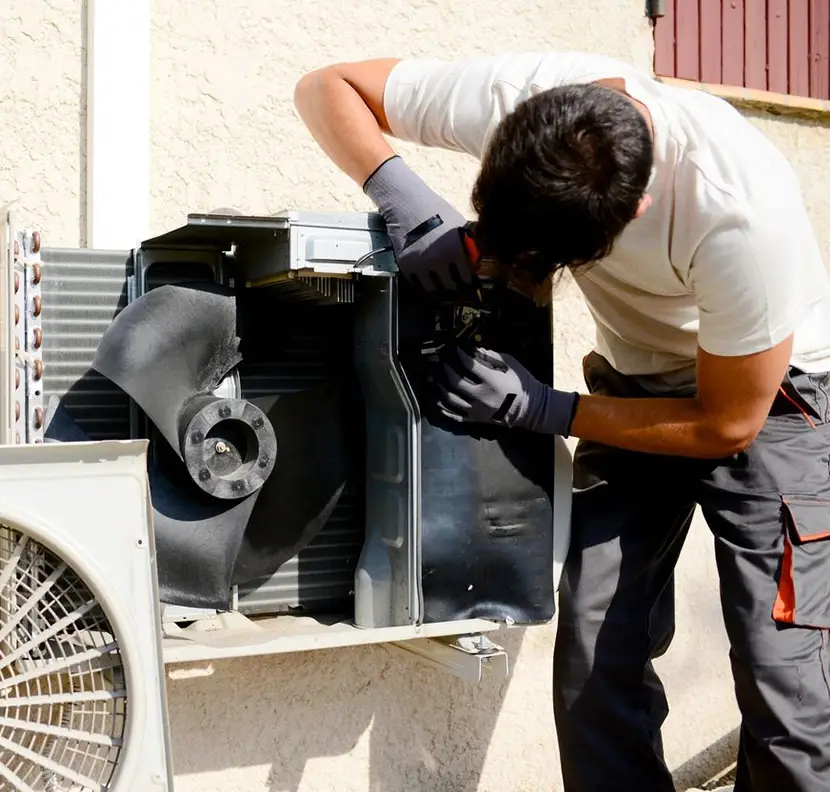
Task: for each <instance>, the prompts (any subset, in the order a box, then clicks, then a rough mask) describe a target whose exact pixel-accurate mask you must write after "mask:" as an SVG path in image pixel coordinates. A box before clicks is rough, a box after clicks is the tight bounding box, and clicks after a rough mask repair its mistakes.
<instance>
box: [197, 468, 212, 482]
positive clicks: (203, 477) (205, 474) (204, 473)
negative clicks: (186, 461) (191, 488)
mask: <svg viewBox="0 0 830 792" xmlns="http://www.w3.org/2000/svg"><path fill="white" fill-rule="evenodd" d="M209 478H210V471H209V470H208V469H207V468H202V469H201V470H200V471H199V481H207V480H208V479H209Z"/></svg>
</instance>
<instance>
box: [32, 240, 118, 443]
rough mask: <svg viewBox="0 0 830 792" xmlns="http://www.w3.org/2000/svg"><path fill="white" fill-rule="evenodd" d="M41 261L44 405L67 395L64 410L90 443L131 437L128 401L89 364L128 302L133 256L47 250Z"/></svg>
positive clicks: (69, 250)
mask: <svg viewBox="0 0 830 792" xmlns="http://www.w3.org/2000/svg"><path fill="white" fill-rule="evenodd" d="M41 258H42V259H43V262H44V267H43V279H42V281H41V290H42V296H43V363H44V370H43V380H44V393H43V395H44V402H47V401H48V399H49V397H50V396H52V395H57V396H60V397H63V396H64V394H66V397H65V399H64V403H65V405H66V408H67V409H68V410H69V412H70V413H71V415H72V417H73V418H74V419H75V420H76V421H77V422H78V424H79V425H80V427H81V428H82V429H83V430H84V431H85V432H86V433H87V434H88V435H89V437H90V438H91V439H93V440H123V439H126V438H129V436H130V406H129V399H128V398H127V396H126V394H124V393H123V391H121V390H120V389H119V388H118V387H116V386H115V385H113V384H112V383H111V382H109V381H108V380H106V379H104V378H103V377H102V376H101V375H100V374H98V373H96V372H94V371H92V370H91V369H90V366H91V365H92V360H93V358H94V357H95V350H96V349H97V348H98V344H99V342H100V340H101V336H102V335H103V333H104V331H105V330H106V329H107V327H108V326H109V324H110V323H111V322H112V320H113V319H114V318H115V316H116V315H117V314H118V312H119V311H120V310H121V309H122V308H124V306H125V305H126V304H127V279H128V277H129V276H130V275H131V274H132V264H131V257H130V253H129V252H128V251H103V250H83V249H80V250H79V249H60V248H44V249H43V250H42V251H41Z"/></svg>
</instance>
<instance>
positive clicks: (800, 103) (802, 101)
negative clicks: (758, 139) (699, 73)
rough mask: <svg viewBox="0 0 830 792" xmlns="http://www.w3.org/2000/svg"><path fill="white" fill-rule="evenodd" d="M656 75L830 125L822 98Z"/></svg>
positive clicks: (750, 106)
mask: <svg viewBox="0 0 830 792" xmlns="http://www.w3.org/2000/svg"><path fill="white" fill-rule="evenodd" d="M657 79H658V80H659V81H660V82H662V83H665V84H666V85H675V86H677V87H679V88H689V89H691V90H697V91H705V92H706V93H710V94H713V95H715V96H720V97H721V98H722V99H725V100H726V101H728V102H729V103H730V104H732V105H734V106H735V107H737V108H739V109H741V110H758V111H761V112H764V113H769V114H770V115H777V116H784V117H787V118H797V119H802V120H808V121H816V122H819V123H822V124H827V125H830V101H827V100H825V99H812V98H810V97H806V96H791V95H789V94H780V93H774V92H772V91H759V90H756V89H753V88H742V87H740V86H733V85H718V84H715V83H703V82H696V81H694V80H680V79H677V78H675V77H659V76H658V77H657Z"/></svg>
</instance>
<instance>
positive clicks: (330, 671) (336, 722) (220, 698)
mask: <svg viewBox="0 0 830 792" xmlns="http://www.w3.org/2000/svg"><path fill="white" fill-rule="evenodd" d="M523 638H524V630H517V629H516V630H511V631H510V632H509V633H507V634H506V635H500V636H499V642H500V643H502V645H503V646H504V647H505V649H506V650H507V651H508V653H509V655H510V657H511V659H512V658H515V657H516V655H517V654H518V652H519V649H520V647H521V644H522V641H523ZM509 684H510V680H509V679H508V680H507V681H505V682H498V681H496V680H488V679H487V678H486V677H485V678H484V679H483V680H482V682H481V683H480V684H478V685H474V684H470V683H467V682H464V681H462V680H460V679H457V678H456V677H454V676H452V675H450V674H448V673H444V672H441V671H438V670H435V669H432V668H430V667H427V666H425V665H424V664H422V663H421V662H420V661H418V660H417V659H415V658H414V657H413V658H410V657H409V656H408V655H407V654H405V653H403V652H401V651H399V650H396V649H394V648H392V647H387V646H370V647H357V648H348V649H330V650H318V651H314V652H304V653H297V654H288V655H280V656H275V657H270V658H257V659H252V660H246V661H233V662H227V663H221V664H219V665H217V666H216V668H215V671H214V673H213V675H212V676H210V677H207V678H204V677H202V678H196V679H191V680H176V681H168V696H169V709H170V729H171V740H172V750H173V765H174V770H175V774H176V776H177V777H182V776H188V775H199V774H207V773H215V772H218V771H221V770H226V769H230V768H239V769H240V770H244V768H251V767H257V766H265V767H268V766H269V765H270V770H269V771H268V773H267V781H266V784H265V786H264V789H266V790H267V792H298V790H300V789H301V788H302V789H305V788H306V787H305V786H303V775H304V773H305V770H306V765H307V764H308V763H309V762H312V761H314V760H315V759H319V758H326V757H337V756H342V755H344V754H349V753H351V752H356V753H359V754H361V755H364V754H365V755H366V758H367V759H368V773H369V778H368V784H367V783H366V781H365V780H364V779H361V780H359V781H358V779H347V778H342V777H340V781H339V782H338V780H337V779H338V764H337V762H336V761H334V762H331V764H330V773H331V775H330V776H329V777H328V779H327V783H330V784H331V787H330V788H331V789H340V788H343V789H352V788H358V786H359V788H360V789H366V790H369V791H370V792H404V791H406V792H415V790H424V791H425V792H426V790H429V792H442V790H472V789H476V788H477V787H478V782H479V777H480V776H481V772H482V768H483V766H484V762H485V759H486V756H487V751H488V748H489V745H490V742H491V738H492V733H493V731H494V729H495V725H496V720H497V719H498V717H499V712H500V710H501V706H502V703H503V701H504V697H505V694H506V692H507V688H508V686H509ZM220 702H221V705H220ZM348 766H350V767H351V768H352V769H353V768H354V764H353V763H351V764H350V765H348V764H346V763H344V768H345V767H348ZM327 769H329V768H328V767H327ZM352 771H353V770H352Z"/></svg>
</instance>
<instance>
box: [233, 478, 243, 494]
mask: <svg viewBox="0 0 830 792" xmlns="http://www.w3.org/2000/svg"><path fill="white" fill-rule="evenodd" d="M243 486H244V483H243V482H241V481H234V482H232V483H231V490H233V491H234V492H239V491H240V490H241V489H242V488H243Z"/></svg>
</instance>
